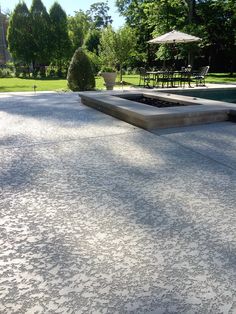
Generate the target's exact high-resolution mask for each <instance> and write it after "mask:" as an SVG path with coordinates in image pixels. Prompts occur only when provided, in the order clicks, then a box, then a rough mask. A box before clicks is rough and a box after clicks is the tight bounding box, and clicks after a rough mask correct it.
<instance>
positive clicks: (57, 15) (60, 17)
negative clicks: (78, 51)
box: [49, 2, 71, 72]
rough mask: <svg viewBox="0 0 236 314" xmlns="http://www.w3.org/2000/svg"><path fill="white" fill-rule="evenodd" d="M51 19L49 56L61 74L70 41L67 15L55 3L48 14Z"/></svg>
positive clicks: (68, 55)
mask: <svg viewBox="0 0 236 314" xmlns="http://www.w3.org/2000/svg"><path fill="white" fill-rule="evenodd" d="M49 15H50V19H51V38H52V46H51V56H52V58H53V61H55V62H56V64H57V66H58V68H59V71H60V72H61V68H62V63H63V62H64V61H66V60H68V58H69V57H70V54H71V41H70V39H69V35H68V26H67V15H66V13H65V11H64V10H63V9H62V7H61V6H60V4H58V3H57V2H55V3H54V4H53V6H52V7H51V9H50V12H49Z"/></svg>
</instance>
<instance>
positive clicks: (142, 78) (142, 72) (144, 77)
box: [138, 68, 153, 87]
mask: <svg viewBox="0 0 236 314" xmlns="http://www.w3.org/2000/svg"><path fill="white" fill-rule="evenodd" d="M152 80H153V79H152V78H151V77H150V75H149V74H148V73H147V71H146V69H145V68H139V84H138V85H139V86H141V85H143V86H144V87H150V86H149V83H150V81H152ZM142 82H143V84H141V83H142Z"/></svg>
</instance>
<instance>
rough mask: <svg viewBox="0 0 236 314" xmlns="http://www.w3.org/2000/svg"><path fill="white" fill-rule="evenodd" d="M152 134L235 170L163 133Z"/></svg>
mask: <svg viewBox="0 0 236 314" xmlns="http://www.w3.org/2000/svg"><path fill="white" fill-rule="evenodd" d="M152 134H154V135H157V136H160V137H162V139H163V138H164V139H165V140H167V141H169V142H171V143H173V144H177V145H179V146H180V147H182V148H184V149H186V150H189V151H191V152H194V153H195V154H198V155H200V156H202V157H204V158H207V159H209V160H210V161H213V162H215V163H218V164H219V165H221V166H224V167H226V168H229V169H231V170H233V171H236V168H234V167H232V166H229V165H227V164H225V163H223V162H220V161H218V160H216V159H214V158H212V157H209V156H207V155H205V154H203V153H200V152H198V151H196V150H194V149H193V148H190V147H188V146H185V145H184V144H180V143H179V142H176V141H174V140H171V139H169V138H166V137H164V136H163V135H159V134H155V133H152Z"/></svg>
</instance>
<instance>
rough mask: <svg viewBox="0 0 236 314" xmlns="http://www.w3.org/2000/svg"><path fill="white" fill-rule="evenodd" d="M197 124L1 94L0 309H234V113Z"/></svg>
mask: <svg viewBox="0 0 236 314" xmlns="http://www.w3.org/2000/svg"><path fill="white" fill-rule="evenodd" d="M194 128H196V129H194ZM194 128H192V129H189V132H187V131H186V129H185V130H184V131H183V129H174V130H172V131H173V132H170V130H166V133H161V134H160V133H158V134H153V133H149V132H147V131H144V130H140V129H138V128H135V127H133V126H131V125H128V124H126V123H125V122H122V121H119V120H116V119H114V118H112V117H110V116H107V115H104V114H102V113H100V112H97V111H95V110H93V109H90V108H87V107H85V106H83V105H82V104H80V103H79V99H78V96H77V95H76V94H65V95H64V94H37V95H35V96H34V95H30V94H25V95H24V94H22V95H20V94H19V95H14V94H4V96H3V95H1V96H0V140H1V146H0V187H1V189H0V215H1V219H0V234H1V237H0V248H1V250H0V313H7V314H8V313H9V314H12V313H17V314H18V313H19V314H21V313H27V314H32V313H35V314H36V313H37V314H43V313H50V314H51V313H63V314H64V313H70V314H72V313H73V314H74V313H75V314H78V313H112V314H113V313H135V314H136V313H152V314H165V313H167V314H168V313H196V314H198V313H204V314H205V313H224V314H226V313H229V314H233V313H236V240H235V239H236V214H235V212H236V205H235V204H236V170H235V159H236V153H235V149H234V148H235V146H236V144H235V135H236V125H235V124H233V123H224V124H217V125H208V126H206V125H205V126H201V127H200V126H199V127H194ZM212 134H215V137H216V138H215V140H214V138H213V137H212V136H211V135H212ZM225 141H226V142H225ZM201 143H202V146H201ZM223 143H225V144H223ZM220 145H221V146H220ZM203 150H204V151H203ZM214 152H217V153H214Z"/></svg>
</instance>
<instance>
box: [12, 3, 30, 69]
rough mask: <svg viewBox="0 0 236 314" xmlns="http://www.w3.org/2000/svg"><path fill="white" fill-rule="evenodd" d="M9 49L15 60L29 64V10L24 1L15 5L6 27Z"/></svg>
mask: <svg viewBox="0 0 236 314" xmlns="http://www.w3.org/2000/svg"><path fill="white" fill-rule="evenodd" d="M7 40H8V45H9V50H10V52H11V54H12V56H13V58H14V60H16V61H20V62H23V63H25V64H27V65H29V64H30V63H31V61H32V53H31V51H32V34H31V23H30V12H29V10H28V8H27V6H26V4H25V3H24V2H22V3H21V2H20V3H18V4H17V6H16V7H15V10H14V11H13V14H12V15H11V17H10V23H9V28H8V36H7Z"/></svg>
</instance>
